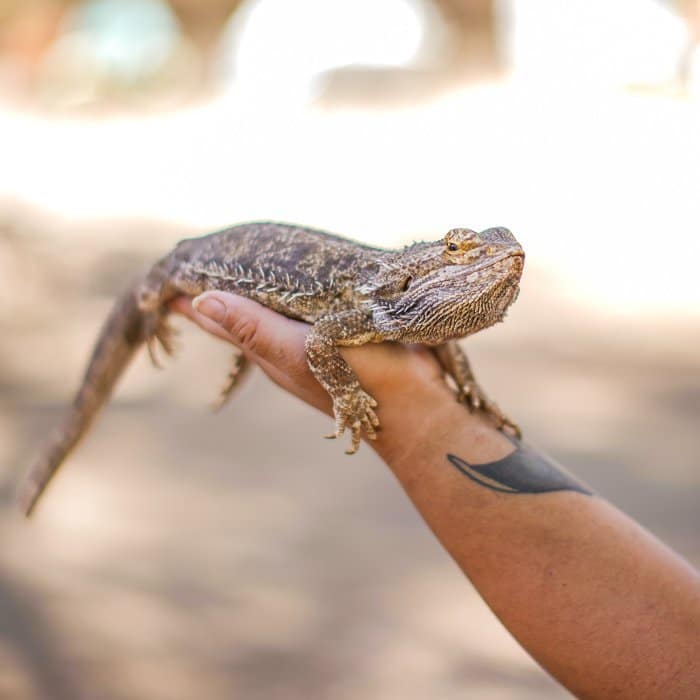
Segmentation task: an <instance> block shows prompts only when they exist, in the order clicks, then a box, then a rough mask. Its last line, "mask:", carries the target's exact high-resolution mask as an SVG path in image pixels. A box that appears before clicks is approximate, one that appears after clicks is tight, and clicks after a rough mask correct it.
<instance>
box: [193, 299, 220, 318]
mask: <svg viewBox="0 0 700 700" xmlns="http://www.w3.org/2000/svg"><path fill="white" fill-rule="evenodd" d="M192 306H193V307H194V309H195V311H197V312H198V313H200V314H202V316H206V317H207V318H210V319H211V320H212V321H216V322H217V323H221V322H222V321H223V320H224V318H226V307H225V306H224V303H223V302H222V301H220V300H219V299H217V298H216V297H211V296H207V295H205V294H201V295H200V296H198V297H197V298H196V299H193V300H192Z"/></svg>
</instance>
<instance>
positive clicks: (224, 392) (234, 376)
mask: <svg viewBox="0 0 700 700" xmlns="http://www.w3.org/2000/svg"><path fill="white" fill-rule="evenodd" d="M249 367H250V364H249V362H248V360H247V359H246V356H245V355H244V354H243V353H242V352H236V353H234V355H233V364H232V366H231V370H230V371H229V373H228V377H227V378H226V384H224V386H223V388H222V389H221V393H220V394H219V396H218V398H216V399H215V400H214V401H213V403H212V410H213V411H220V410H221V409H222V408H223V407H224V404H225V403H226V402H227V401H228V400H229V398H230V397H231V394H232V393H233V390H234V389H235V388H236V386H238V382H239V381H240V380H241V378H242V377H243V376H244V375H245V374H246V372H247V371H248V369H249Z"/></svg>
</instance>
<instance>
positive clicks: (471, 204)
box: [0, 0, 700, 700]
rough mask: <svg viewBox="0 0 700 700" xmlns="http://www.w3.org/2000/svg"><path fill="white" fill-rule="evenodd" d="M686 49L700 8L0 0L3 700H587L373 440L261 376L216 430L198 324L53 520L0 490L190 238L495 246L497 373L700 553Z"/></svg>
mask: <svg viewBox="0 0 700 700" xmlns="http://www.w3.org/2000/svg"><path fill="white" fill-rule="evenodd" d="M698 42H700V2H697V1H696V0H685V1H682V0H677V1H676V2H673V1H670V0H669V1H668V2H661V1H653V0H615V2H610V1H609V0H567V2H566V3H563V2H560V1H559V0H510V1H508V0H500V1H498V0H493V1H489V0H295V2H289V1H288V0H243V2H240V1H236V0H171V2H169V3H168V2H165V1H164V0H83V1H73V2H70V1H68V0H0V289H1V290H2V302H3V303H2V305H1V306H0V319H1V320H2V329H3V332H2V340H0V465H1V466H2V476H3V485H2V492H1V493H2V497H3V500H2V511H1V512H0V517H1V518H2V530H1V531H0V532H1V533H2V535H1V536H2V544H3V546H2V548H1V549H0V697H3V698H4V697H7V698H12V699H15V698H17V699H19V700H24V699H25V698H27V699H31V700H33V699H35V698H37V699H38V698H41V699H43V698H50V699H52V700H53V699H56V700H68V699H71V700H72V699H74V698H89V699H91V700H92V699H93V698H100V699H103V698H104V699H105V700H122V699H127V698H128V699H131V698H149V699H150V698H152V699H154V700H171V699H172V700H180V699H183V700H185V699H189V698H194V697H206V698H209V699H212V700H219V699H224V698H265V699H266V700H267V699H272V700H275V699H277V698H279V699H280V700H283V699H284V700H288V699H295V698H305V699H306V698H331V699H333V700H346V699H347V700H350V699H355V698H372V700H395V699H396V698H402V700H404V699H405V700H413V699H415V700H419V699H425V698H438V697H439V698H441V699H445V700H450V699H451V698H465V697H467V698H479V700H492V699H493V700H495V699H500V698H526V699H527V698H533V699H535V698H538V699H539V698H564V697H567V694H566V693H565V692H564V691H563V690H561V689H559V688H558V687H557V686H556V685H555V684H554V683H553V682H552V681H550V680H549V679H548V678H547V676H546V675H545V674H544V673H543V672H542V671H541V670H539V669H538V668H537V667H536V666H535V664H534V663H533V662H532V661H530V660H529V658H528V657H527V656H526V654H525V653H524V652H522V651H521V650H520V649H519V647H518V646H517V645H516V643H515V642H514V641H512V640H511V639H510V637H509V636H508V634H507V632H505V630H504V629H503V628H502V627H501V626H500V624H499V623H498V622H497V621H496V620H495V618H494V617H493V616H492V615H491V613H490V612H489V611H488V609H487V608H486V607H485V605H484V604H483V603H482V602H481V600H480V599H479V598H478V596H477V595H476V594H475V592H474V591H473V589H472V588H471V587H470V585H469V584H468V583H467V582H466V581H465V580H464V578H463V577H462V575H461V574H460V573H459V571H458V570H457V569H456V567H455V566H454V565H453V564H452V563H451V561H450V560H449V559H448V557H447V556H446V555H445V554H444V553H443V552H442V551H441V549H440V548H439V546H438V544H437V543H436V542H435V541H434V540H433V538H432V536H431V535H430V533H429V532H427V529H426V528H425V526H424V525H423V524H422V522H421V521H420V520H419V518H418V516H417V515H416V514H415V512H414V511H413V510H412V508H411V507H410V506H409V505H408V503H407V501H406V498H405V497H404V495H403V493H402V492H401V491H400V489H399V488H398V487H397V485H396V484H395V482H394V481H393V479H392V478H391V477H390V476H389V474H388V470H387V469H386V468H385V467H384V466H383V465H382V464H381V463H380V462H379V460H378V459H376V458H375V457H374V456H373V455H372V454H370V451H369V450H368V449H363V450H361V453H360V454H359V455H358V456H357V457H355V458H352V459H350V458H346V457H344V456H343V455H342V452H341V451H340V450H339V448H338V445H335V444H332V443H328V442H325V441H322V440H320V439H319V436H320V435H321V434H323V433H324V432H327V431H328V426H327V422H328V421H327V419H325V418H324V417H322V416H317V415H315V414H314V413H313V412H312V411H311V410H310V409H308V408H306V407H304V406H302V405H300V404H298V403H297V402H295V401H294V400H293V399H291V398H289V397H286V396H284V395H283V394H282V393H281V392H280V391H279V390H277V389H275V388H274V387H271V386H269V385H268V384H267V383H266V382H265V381H264V379H263V378H261V377H259V376H257V375H256V376H255V377H254V378H252V379H251V380H250V381H249V382H248V383H247V384H246V386H245V387H244V388H243V390H242V391H241V393H240V395H239V396H237V397H236V400H235V401H234V402H232V404H231V406H230V407H229V408H228V409H227V410H226V411H224V412H223V413H222V414H221V415H217V416H211V415H209V414H208V412H207V410H206V405H207V403H208V401H209V400H210V399H211V398H212V397H214V396H215V395H216V392H217V388H218V385H219V384H220V382H221V381H222V380H223V377H224V376H225V374H226V371H227V368H228V350H227V349H226V348H225V347H221V346H219V345H217V344H216V343H214V341H212V340H210V339H208V338H204V337H202V336H201V335H200V334H198V333H196V332H194V331H192V330H191V329H186V328H185V327H184V323H181V324H180V325H181V326H182V328H183V337H182V346H183V348H182V352H181V355H180V357H179V358H178V361H177V362H176V363H173V364H172V365H171V366H170V367H169V368H168V370H167V371H165V372H161V373H156V372H154V371H153V370H151V369H150V367H149V366H148V365H147V363H146V362H145V361H144V360H143V358H140V359H139V360H138V361H137V362H136V363H135V366H134V367H133V368H132V369H131V370H130V372H129V373H128V375H127V376H126V377H125V380H124V382H123V383H122V385H121V386H120V389H119V391H118V393H117V396H116V397H115V400H114V402H113V403H112V404H111V405H110V407H109V409H108V410H107V411H106V412H105V414H104V415H103V417H102V420H101V421H100V422H99V425H98V426H97V427H96V429H95V430H94V431H93V432H92V433H91V434H90V436H89V438H88V439H87V440H86V441H85V443H84V445H83V446H82V447H81V449H80V451H79V452H78V453H77V454H76V455H75V456H74V457H73V458H71V460H70V463H69V464H67V465H66V468H65V472H63V473H62V474H61V478H60V479H59V480H57V482H56V483H55V485H54V486H53V488H52V489H51V493H50V495H49V497H48V498H47V499H46V502H45V503H43V504H42V508H41V510H40V511H39V512H38V513H37V517H36V519H34V520H33V521H31V522H29V523H27V522H25V521H23V520H21V519H20V518H19V517H18V515H17V513H16V512H15V509H14V506H13V504H12V494H13V491H14V488H15V485H16V482H17V479H18V478H19V476H20V474H21V473H22V471H23V469H24V468H25V467H26V466H27V464H28V463H29V462H30V461H31V457H32V455H33V454H34V453H35V451H36V449H37V447H38V444H39V442H40V441H41V439H42V437H43V436H44V434H45V433H46V431H47V430H48V429H49V428H50V426H51V425H52V424H53V423H54V422H55V421H56V419H57V417H58V416H59V414H60V411H61V409H62V408H63V407H64V406H65V404H66V403H67V402H68V401H69V400H70V396H71V392H72V391H73V390H74V388H75V386H76V385H77V382H78V381H79V378H80V375H81V372H82V368H83V364H84V362H85V359H86V357H87V355H88V352H89V350H90V346H91V343H92V341H93V339H94V336H95V334H96V332H97V329H98V327H99V324H100V321H101V319H102V318H103V317H104V315H105V314H106V312H107V310H108V308H109V306H110V303H111V300H112V299H113V297H114V295H115V294H116V293H118V292H119V291H120V290H121V289H122V288H123V287H124V286H125V285H126V284H128V282H129V280H130V279H132V278H133V277H134V276H136V275H137V274H138V273H139V272H140V271H141V270H143V269H144V267H145V266H146V265H147V264H148V263H149V262H150V261H152V260H153V259H154V258H155V257H156V256H158V255H160V254H162V253H164V252H166V251H167V250H168V249H169V248H170V247H172V245H173V244H174V243H175V242H176V241H177V240H179V239H180V238H182V237H183V236H185V235H196V234H199V233H206V232H209V231H211V230H215V229H217V228H222V227H225V226H227V225H230V224H232V223H238V222H242V221H246V220H251V219H278V220H283V221H292V222H297V223H302V224H306V225H310V226H315V227H320V228H324V229H328V230H332V231H335V232H338V233H342V234H345V235H348V236H351V237H354V238H356V239H358V240H362V241H366V242H369V243H373V244H377V245H386V246H397V245H403V244H406V243H409V242H411V241H413V240H419V239H430V238H437V237H439V236H441V235H442V234H443V233H444V232H445V231H446V230H447V229H449V228H451V227H454V226H469V227H471V228H476V229H480V228H485V227H488V226H493V225H506V226H508V227H510V228H511V229H512V230H513V231H514V232H515V233H516V235H517V237H518V239H519V240H520V241H521V242H522V244H523V246H524V247H525V250H526V252H527V256H528V257H527V269H526V273H525V276H524V279H523V287H522V293H521V297H520V299H519V301H518V303H517V304H516V306H515V307H514V308H513V310H512V312H511V314H510V317H509V319H508V321H507V323H506V324H504V325H502V326H499V327H498V328H494V329H492V330H489V331H488V332H485V333H483V334H481V335H480V336H478V337H476V338H474V339H471V340H469V341H468V342H467V343H466V346H467V348H468V349H471V354H472V357H473V363H474V364H475V366H476V369H477V371H478V375H479V376H480V377H481V380H482V383H483V384H484V385H485V386H486V387H487V388H488V389H489V391H490V393H492V394H493V395H494V396H495V397H496V398H497V399H498V401H499V403H500V404H502V405H503V406H504V407H505V408H506V409H507V410H508V412H509V413H511V414H513V415H514V416H516V417H517V419H518V421H519V422H520V423H521V424H522V425H523V427H524V429H525V432H526V435H527V436H528V437H529V439H530V440H531V441H532V442H534V443H536V444H538V445H540V446H542V447H543V448H544V449H546V450H547V451H549V452H550V453H551V454H553V455H554V456H555V457H557V458H558V459H559V460H560V461H562V462H563V463H564V464H566V465H567V466H568V467H570V468H571V469H572V470H573V471H575V472H576V473H577V474H579V475H580V476H581V477H582V478H584V479H586V480H587V481H589V482H590V483H591V484H592V485H593V486H594V487H595V488H596V489H597V490H598V491H599V492H600V493H601V494H602V495H604V496H605V497H607V498H609V499H610V500H611V501H613V502H615V503H616V504H618V505H619V506H620V507H622V508H623V509H624V510H626V511H627V512H628V513H630V514H631V515H633V516H634V517H636V518H637V519H639V520H640V521H641V522H643V523H644V524H645V525H646V526H647V527H649V528H650V529H652V531H654V532H655V533H656V534H658V535H659V536H660V537H661V538H662V539H664V540H665V541H666V542H668V543H669V544H670V545H671V546H673V547H674V548H675V549H676V550H678V551H680V552H681V553H683V554H684V555H685V556H686V557H688V558H689V559H690V560H691V561H693V562H694V563H696V564H700V535H699V534H698V533H699V530H700V438H698V434H697V426H698V421H699V420H700V349H699V343H700V280H699V275H700V262H699V261H700V242H699V240H700V197H699V196H698V184H699V183H700V126H699V125H700V51H697V50H696V46H697V44H698ZM630 585H632V583H630Z"/></svg>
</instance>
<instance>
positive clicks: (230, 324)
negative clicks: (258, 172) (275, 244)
mask: <svg viewBox="0 0 700 700" xmlns="http://www.w3.org/2000/svg"><path fill="white" fill-rule="evenodd" d="M171 309H172V310H173V311H176V312H178V313H181V314H183V315H184V316H186V317H187V318H189V319H190V320H192V321H194V322H195V323H196V324H197V325H198V326H199V327H200V328H202V329H203V330H205V331H207V332H209V333H211V334H212V335H214V336H216V337H218V338H221V339H222V340H226V341H228V342H230V343H232V344H233V345H235V346H236V347H237V348H239V349H240V350H241V351H242V352H243V353H244V355H245V356H246V357H247V359H249V360H251V361H252V362H254V363H255V364H256V365H258V366H259V367H260V368H261V369H262V370H263V371H264V372H265V374H266V375H267V376H268V377H269V378H270V379H271V380H272V381H273V382H275V384H277V385H278V386H280V387H282V388H283V389H285V390H286V391H288V392H290V393H291V394H293V395H295V396H297V397H298V398H300V399H302V400H303V401H305V402H307V403H308V404H310V405H312V406H314V407H315V408H318V409H320V410H322V411H324V412H325V413H327V414H329V415H332V403H331V399H330V397H329V395H328V394H327V393H326V391H325V390H324V389H323V388H322V387H321V385H320V384H319V383H318V381H317V380H316V378H315V377H314V376H313V374H312V373H311V370H310V369H309V366H308V364H307V362H306V355H305V352H304V339H305V337H306V334H307V332H308V329H309V326H308V325H307V324H306V323H302V322H300V321H294V320H292V319H289V318H286V317H285V316H282V315H281V314H278V313H276V312H274V311H272V310H271V309H268V308H266V307H264V306H262V305H261V304H258V303H257V302H254V301H252V300H250V299H246V298H244V297H240V296H236V295H234V294H229V293H227V292H206V293H205V294H203V295H201V296H200V297H198V298H197V299H195V300H194V303H193V300H191V299H190V298H189V297H178V298H177V299H175V300H174V301H173V302H172V303H171ZM342 352H343V355H344V356H345V358H346V359H347V361H348V362H349V363H350V365H351V366H352V367H353V369H354V370H355V371H356V372H357V374H358V376H359V378H360V382H361V384H362V385H363V387H364V388H365V389H366V390H367V391H368V392H369V393H370V394H371V395H372V396H374V397H375V398H376V399H377V402H378V403H379V408H378V412H379V418H380V421H381V422H382V427H383V428H384V433H383V434H382V435H381V436H380V440H379V441H378V446H380V444H382V443H383V444H384V445H386V444H387V443H391V441H392V440H397V439H398V440H401V439H402V438H403V437H405V430H401V434H393V433H394V432H395V431H391V430H390V428H391V427H392V426H393V425H394V424H399V423H401V424H402V425H403V426H405V425H406V424H407V420H406V409H407V407H408V406H412V405H413V406H415V410H416V418H418V417H419V414H420V412H421V410H430V409H429V406H428V405H426V402H428V399H427V397H428V396H430V397H431V398H432V399H434V400H440V401H442V400H444V399H445V398H447V399H448V400H449V402H450V403H451V404H452V403H454V398H453V397H452V396H451V394H450V391H449V389H448V388H447V385H446V384H445V382H444V379H443V373H442V370H441V369H440V366H439V364H438V362H437V360H436V359H435V357H434V355H433V354H432V352H430V351H429V350H428V349H426V348H424V347H408V346H405V345H400V344H396V343H380V344H369V345H365V346H362V347H359V348H343V351H342ZM421 397H424V398H423V400H422V401H421ZM428 403H429V402H428ZM400 416H403V418H402V419H400V418H399V417H400Z"/></svg>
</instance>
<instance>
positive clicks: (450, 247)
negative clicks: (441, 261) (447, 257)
mask: <svg viewBox="0 0 700 700" xmlns="http://www.w3.org/2000/svg"><path fill="white" fill-rule="evenodd" d="M447 250H451V251H452V252H454V251H456V250H459V246H458V245H457V244H456V243H448V244H447Z"/></svg>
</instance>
